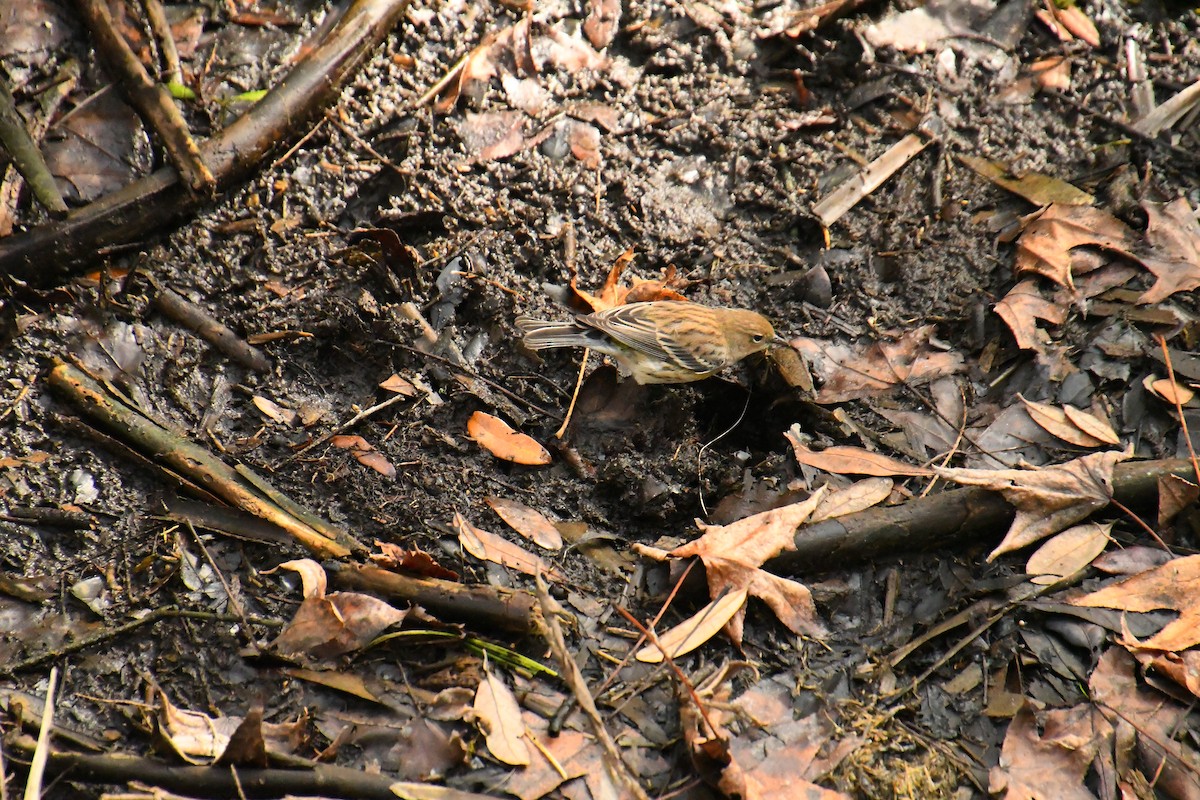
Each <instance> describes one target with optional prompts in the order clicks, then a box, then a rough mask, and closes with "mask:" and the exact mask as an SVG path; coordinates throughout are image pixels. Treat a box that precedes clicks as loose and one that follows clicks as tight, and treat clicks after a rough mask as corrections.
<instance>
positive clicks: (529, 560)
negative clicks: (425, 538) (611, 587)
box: [454, 514, 566, 583]
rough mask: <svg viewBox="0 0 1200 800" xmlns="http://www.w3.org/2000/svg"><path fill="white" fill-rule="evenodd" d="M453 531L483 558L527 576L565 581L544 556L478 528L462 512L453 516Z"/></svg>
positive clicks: (467, 547)
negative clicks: (540, 576) (541, 556)
mask: <svg viewBox="0 0 1200 800" xmlns="http://www.w3.org/2000/svg"><path fill="white" fill-rule="evenodd" d="M454 530H455V531H457V532H458V542H459V544H461V545H462V548H463V549H464V550H466V551H467V552H468V553H470V554H471V555H473V556H475V557H476V558H478V559H480V560H482V561H491V562H492V563H494V564H500V565H502V566H505V567H509V568H511V569H515V570H517V571H518V572H523V573H525V574H526V575H537V574H539V573H540V574H542V575H544V576H546V578H547V579H549V580H552V581H557V582H559V583H563V582H565V580H566V579H565V578H564V577H563V576H562V574H561V573H560V572H559V571H558V570H556V569H554V568H553V567H551V566H550V565H549V564H547V563H546V562H545V561H543V560H542V559H541V558H539V557H537V556H535V555H534V554H533V553H531V552H529V551H528V550H526V549H525V548H523V547H521V546H520V545H517V544H513V543H512V542H510V541H508V540H507V539H505V538H503V537H501V536H497V535H496V534H494V533H490V532H488V531H485V530H483V529H482V528H476V527H475V526H474V525H472V524H471V523H470V522H468V521H467V520H466V518H465V517H463V515H462V514H455V515H454Z"/></svg>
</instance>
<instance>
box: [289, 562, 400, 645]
mask: <svg viewBox="0 0 1200 800" xmlns="http://www.w3.org/2000/svg"><path fill="white" fill-rule="evenodd" d="M277 569H287V570H291V571H293V572H296V573H298V574H299V575H300V580H301V584H302V586H303V590H304V600H303V602H301V603H300V607H299V608H298V609H296V613H295V615H294V616H293V617H292V619H291V621H290V622H289V623H288V624H287V627H286V628H284V629H283V632H282V633H280V634H279V637H278V638H277V639H276V640H275V641H274V642H273V643H272V647H274V648H275V649H276V650H278V651H279V652H281V653H308V654H311V655H313V656H315V657H317V658H333V657H334V656H339V655H342V654H343V653H349V652H351V651H353V650H358V649H359V648H361V647H363V646H364V645H366V644H368V643H369V642H371V640H372V639H374V638H375V637H376V636H378V635H379V634H380V633H382V632H383V631H384V630H386V629H387V628H390V627H391V626H393V625H398V624H400V623H401V622H403V621H404V618H405V616H407V614H408V612H407V611H401V610H400V609H398V608H393V607H392V606H390V605H388V604H387V603H385V602H383V601H382V600H380V599H378V598H376V597H371V596H370V595H365V594H359V593H357V592H334V593H333V594H330V595H327V594H325V581H326V578H325V570H324V569H323V568H322V567H321V565H320V564H318V563H317V562H315V561H313V560H312V559H307V558H305V559H299V560H297V561H288V562H285V563H283V564H280V565H279V566H278V567H277Z"/></svg>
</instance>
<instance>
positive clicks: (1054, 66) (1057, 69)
mask: <svg viewBox="0 0 1200 800" xmlns="http://www.w3.org/2000/svg"><path fill="white" fill-rule="evenodd" d="M1029 73H1030V74H1031V75H1032V76H1033V79H1034V81H1035V82H1036V83H1037V85H1038V87H1039V88H1041V89H1054V90H1056V91H1060V92H1065V91H1067V90H1068V89H1070V88H1071V59H1069V58H1067V57H1066V56H1050V57H1049V58H1042V59H1038V60H1037V61H1035V62H1033V63H1032V64H1030V65H1029Z"/></svg>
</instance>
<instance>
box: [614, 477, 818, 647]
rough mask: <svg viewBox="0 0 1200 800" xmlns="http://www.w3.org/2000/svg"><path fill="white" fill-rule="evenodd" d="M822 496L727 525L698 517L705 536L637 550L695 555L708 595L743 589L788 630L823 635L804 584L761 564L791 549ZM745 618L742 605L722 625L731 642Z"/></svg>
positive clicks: (671, 555)
mask: <svg viewBox="0 0 1200 800" xmlns="http://www.w3.org/2000/svg"><path fill="white" fill-rule="evenodd" d="M824 495H825V489H824V488H822V489H820V490H818V491H817V492H815V493H814V494H813V495H812V497H810V498H808V499H807V500H805V501H803V502H801V503H793V504H792V505H788V506H784V507H782V508H776V509H772V510H771V511H764V512H763V513H761V514H755V515H754V516H751V517H746V518H745V519H741V520H738V521H737V522H734V523H731V524H729V525H705V524H704V523H703V522H700V521H699V520H697V521H696V524H697V526H698V527H699V528H700V530H701V531H702V532H703V535H702V536H701V537H700V538H699V539H696V540H694V541H691V542H689V543H687V544H685V545H683V546H681V547H677V548H675V549H674V550H672V551H670V552H664V551H662V550H657V549H655V548H650V547H637V548H636V549H637V550H638V552H640V553H642V554H643V555H646V556H648V557H650V558H654V559H657V560H660V561H661V560H664V559H666V558H690V557H692V556H697V557H699V558H700V560H701V561H702V562H703V563H704V568H705V573H706V575H707V577H708V592H709V596H710V597H712V598H713V599H714V600H716V599H719V598H721V597H724V596H725V595H726V594H728V593H730V592H737V591H741V590H743V589H744V590H746V591H748V593H749V594H750V595H751V596H752V597H757V598H759V599H760V600H762V601H763V602H765V603H766V604H767V605H769V606H770V607H771V610H772V611H773V612H775V615H776V616H777V617H778V618H779V621H780V622H782V623H783V624H784V625H785V626H786V627H787V628H788V630H791V631H792V632H794V633H804V634H809V635H813V636H820V635H823V634H824V633H825V628H824V626H823V625H822V624H821V622H820V620H819V619H818V617H817V609H816V606H815V604H814V603H813V600H812V593H811V592H810V591H809V590H808V588H807V587H806V586H804V585H803V584H801V583H797V582H796V581H792V580H788V579H787V578H780V577H778V576H776V575H772V574H770V573H768V572H765V571H764V570H762V569H760V567H761V566H762V564H763V563H764V562H766V561H767V559H769V558H773V557H774V556H776V555H778V554H779V553H781V552H783V551H784V550H792V549H795V539H794V537H795V534H796V530H797V528H799V527H800V525H802V524H803V523H804V522H805V521H806V520H807V519H808V518H809V516H810V515H811V514H812V511H813V509H814V508H816V507H817V505H819V504H820V502H821V500H822V498H823V497H824ZM744 620H745V607H744V606H743V607H742V608H741V609H739V610H738V611H737V612H736V613H735V614H734V615H733V617H732V618H731V619H730V620H729V623H728V625H727V626H726V629H727V631H728V632H729V636H730V638H731V639H733V642H734V644H740V643H741V641H742V625H743V622H744Z"/></svg>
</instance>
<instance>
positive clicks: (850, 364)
mask: <svg viewBox="0 0 1200 800" xmlns="http://www.w3.org/2000/svg"><path fill="white" fill-rule="evenodd" d="M933 332H934V328H933V326H932V325H923V326H921V327H919V328H915V329H913V330H908V331H904V332H901V333H898V334H897V338H896V339H895V340H894V341H876V342H868V343H865V344H864V345H861V346H859V347H858V348H851V347H848V346H846V345H840V344H832V343H830V342H828V341H823V340H820V339H810V338H808V337H804V336H801V337H799V338H796V339H793V340H792V341H791V342H789V344H791V346H792V347H794V348H795V349H796V350H797V351H799V353H800V355H801V356H802V357H803V358H804V360H805V362H806V363H807V364H808V365H809V366H810V367H812V370H813V372H814V373H815V374H816V375H817V376H818V377H819V378H820V379H821V380H822V382H823V385H822V386H821V388H820V389H819V390H818V391H817V394H816V397H815V400H816V402H818V403H843V402H846V401H847V400H859V399H862V398H864V397H875V396H878V395H883V394H889V393H890V392H892V391H893V390H895V388H896V387H897V386H899V385H902V384H907V385H909V386H917V385H920V384H924V383H928V382H929V381H932V380H934V379H936V378H939V377H941V376H943V375H951V374H954V373H956V372H962V371H963V369H965V361H964V360H963V356H962V354H961V353H957V352H946V351H942V350H936V349H934V347H933V346H932V345H931V344H930V339H931V338H932V337H933Z"/></svg>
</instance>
